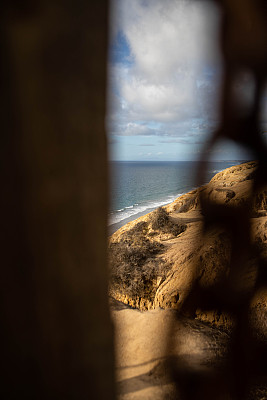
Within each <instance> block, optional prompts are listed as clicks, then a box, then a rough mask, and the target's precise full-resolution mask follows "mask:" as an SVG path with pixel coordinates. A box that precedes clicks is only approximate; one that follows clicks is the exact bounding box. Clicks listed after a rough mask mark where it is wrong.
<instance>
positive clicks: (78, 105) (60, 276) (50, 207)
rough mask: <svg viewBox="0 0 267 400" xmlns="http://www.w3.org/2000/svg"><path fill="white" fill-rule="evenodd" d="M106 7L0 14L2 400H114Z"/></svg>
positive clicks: (33, 6)
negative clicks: (108, 253)
mask: <svg viewBox="0 0 267 400" xmlns="http://www.w3.org/2000/svg"><path fill="white" fill-rule="evenodd" d="M107 18H108V1H107V0H93V1H92V0H90V1H88V0H87V1H85V0H78V1H75V2H73V1H62V0H58V1H52V0H48V1H44V0H39V1H35V2H31V1H27V2H23V4H21V3H20V2H18V1H8V2H7V1H4V2H2V5H1V36H0V49H1V50H0V51H1V76H0V79H1V94H0V98H1V106H0V107H1V146H0V151H1V157H0V162H1V189H2V190H1V197H0V199H1V200H0V202H1V207H0V213H1V241H0V243H1V244H0V246H1V291H0V293H1V300H0V310H1V311H0V312H1V316H0V318H1V336H2V340H1V347H2V349H1V361H2V366H3V373H2V375H1V384H0V395H1V398H3V399H7V398H8V399H12V398H16V399H17V398H19V396H25V397H26V398H28V399H31V398H38V399H46V398H49V399H53V398H55V399H60V398H64V399H66V398H73V399H74V398H75V399H85V398H86V399H88V398H90V399H113V398H114V397H115V394H114V393H115V391H114V354H113V329H112V324H111V320H110V315H109V309H108V296H107V292H108V274H107V262H106V237H107V228H106V226H107V203H108V198H107V197H108V193H107V187H108V185H107V148H106V136H105V128H104V120H105V112H106V76H107V71H106V69H107V35H108V22H107Z"/></svg>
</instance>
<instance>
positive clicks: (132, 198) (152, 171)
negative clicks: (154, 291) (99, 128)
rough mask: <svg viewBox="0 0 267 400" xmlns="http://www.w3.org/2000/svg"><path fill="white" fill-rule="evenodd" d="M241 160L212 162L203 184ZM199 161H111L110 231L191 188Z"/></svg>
mask: <svg viewBox="0 0 267 400" xmlns="http://www.w3.org/2000/svg"><path fill="white" fill-rule="evenodd" d="M241 162H242V161H215V162H214V161H213V162H209V163H208V168H207V173H206V182H203V184H204V183H207V182H209V181H210V179H211V178H212V177H213V176H214V175H215V174H216V173H217V172H219V171H222V170H224V169H225V168H228V167H231V166H233V165H237V164H240V163H241ZM197 165H198V164H197V162H195V161H177V162H176V161H175V162H169V161H166V162H164V161H162V162H152V161H151V162H150V161H148V162H137V161H136V162H135V161H131V162H129V161H112V162H110V206H109V230H110V232H111V233H112V232H114V231H115V230H116V229H118V228H119V227H120V226H122V225H124V224H125V223H127V222H129V221H131V220H134V219H135V218H137V217H139V216H140V215H144V214H146V213H148V212H150V211H152V210H153V209H155V208H157V207H159V206H161V205H165V204H168V203H171V202H172V201H173V200H175V199H176V198H177V197H178V196H180V195H182V194H184V193H187V192H189V191H190V190H192V189H193V188H194V185H195V173H196V168H197Z"/></svg>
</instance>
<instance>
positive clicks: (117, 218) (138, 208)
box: [108, 193, 183, 226]
mask: <svg viewBox="0 0 267 400" xmlns="http://www.w3.org/2000/svg"><path fill="white" fill-rule="evenodd" d="M182 194H183V193H178V194H177V195H175V196H168V197H167V198H165V199H161V200H152V201H149V202H146V203H143V204H138V203H135V204H132V205H130V206H127V207H124V208H122V209H119V210H115V211H112V212H110V213H109V221H108V225H109V226H110V225H113V224H117V223H119V222H122V221H123V220H125V219H128V218H131V220H134V219H135V217H136V218H137V215H138V214H146V213H147V212H150V211H152V210H154V209H156V208H158V207H160V206H164V205H166V204H169V203H171V202H173V201H174V200H175V199H176V198H177V197H179V196H181V195H182ZM146 211H147V212H146Z"/></svg>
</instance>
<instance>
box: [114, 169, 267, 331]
mask: <svg viewBox="0 0 267 400" xmlns="http://www.w3.org/2000/svg"><path fill="white" fill-rule="evenodd" d="M256 167H257V163H256V162H254V161H252V162H247V163H244V164H240V165H235V166H233V167H230V168H227V169H226V170H224V171H221V172H219V173H217V174H216V175H215V176H214V177H213V178H212V179H211V181H210V182H209V183H208V184H206V185H204V186H202V187H200V188H198V189H195V190H192V191H190V192H189V193H186V194H184V195H182V196H180V197H178V198H177V199H176V200H175V201H173V202H172V203H170V204H168V205H166V206H164V207H160V208H158V209H157V210H155V211H153V212H151V213H149V214H147V215H145V216H142V217H140V218H138V219H136V220H135V221H131V222H129V223H128V224H126V225H125V226H123V227H121V228H120V229H119V230H118V231H116V232H115V233H114V234H113V235H112V236H111V237H110V239H109V259H110V296H111V297H112V298H114V299H115V300H118V301H120V302H123V303H124V304H126V305H128V306H131V307H133V308H136V309H139V310H141V311H145V310H153V309H157V308H158V307H159V308H162V309H175V310H178V311H179V310H181V308H182V306H183V304H184V302H185V301H186V299H187V297H188V294H189V293H190V290H191V288H192V287H193V285H194V283H195V282H196V281H197V282H198V283H199V284H200V285H201V286H202V287H204V288H205V287H210V286H212V285H214V284H216V283H219V282H220V281H221V280H222V279H224V277H226V276H227V274H228V273H229V265H230V249H231V241H230V238H229V237H228V235H227V233H226V232H225V231H224V230H223V229H219V228H218V227H216V228H214V229H210V230H209V231H208V232H207V233H206V234H205V237H204V238H203V215H202V211H203V210H202V209H201V205H200V200H199V196H200V194H201V197H202V198H203V196H204V198H205V197H206V198H208V199H212V201H213V202H215V203H218V204H225V203H227V204H228V205H229V206H230V207H236V206H237V205H240V204H246V202H247V201H248V197H249V196H250V194H251V190H252V184H253V177H254V174H255V171H256ZM266 229H267V190H262V189H261V191H260V192H259V193H257V194H256V195H255V196H254V199H253V205H252V209H251V241H252V243H253V245H254V246H255V248H257V250H258V251H259V252H260V256H261V258H262V259H267V233H266ZM256 274H257V272H256V259H253V258H252V259H249V260H247V262H246V265H245V266H244V273H243V275H242V277H241V282H240V288H239V289H238V290H241V291H242V290H244V291H245V290H253V287H254V284H255V280H256ZM225 296H227V293H225ZM188 312H189V314H190V315H188V316H190V317H192V318H197V319H199V320H202V321H205V322H208V323H210V324H212V325H214V326H217V327H221V328H223V329H226V330H227V329H229V328H230V327H231V324H232V320H231V317H230V316H229V315H227V314H226V313H225V312H221V311H220V310H217V309H214V310H212V311H209V312H206V311H205V310H202V309H201V308H200V307H198V304H197V299H196V303H195V306H194V307H192V308H191V309H190V310H189V311H188ZM251 316H252V317H251V318H252V320H253V321H252V322H253V323H255V326H257V329H258V330H260V334H261V335H266V320H267V319H266V316H267V292H266V291H264V290H261V291H258V292H257V293H256V294H255V296H254V298H253V300H252V302H251ZM264 321H265V322H264Z"/></svg>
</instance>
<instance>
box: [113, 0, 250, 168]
mask: <svg viewBox="0 0 267 400" xmlns="http://www.w3.org/2000/svg"><path fill="white" fill-rule="evenodd" d="M219 21H220V13H219V10H218V9H217V8H216V6H215V5H214V4H213V3H212V2H209V1H201V2H200V1H195V2H194V1H189V0H164V1H163V0H112V2H111V17H110V47H109V49H110V50H109V65H108V81H109V91H108V114H107V118H106V126H107V131H108V141H109V155H110V159H111V160H125V161H150V160H151V161H152V160H153V161H160V160H162V161H179V160H195V159H198V158H199V155H200V152H201V149H202V146H203V143H204V142H205V141H206V139H207V137H208V136H209V135H210V134H211V132H212V131H213V130H214V129H215V128H216V126H217V125H218V119H219V113H218V108H219V104H218V98H219V96H220V83H221V77H222V67H221V55H220V52H219V50H218V48H217V39H218V25H219ZM214 158H216V159H218V160H219V159H221V160H229V159H244V158H245V155H244V154H243V153H240V152H239V151H238V150H237V148H236V147H235V146H232V145H229V143H226V144H220V145H218V146H217V147H216V149H215V150H214Z"/></svg>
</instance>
